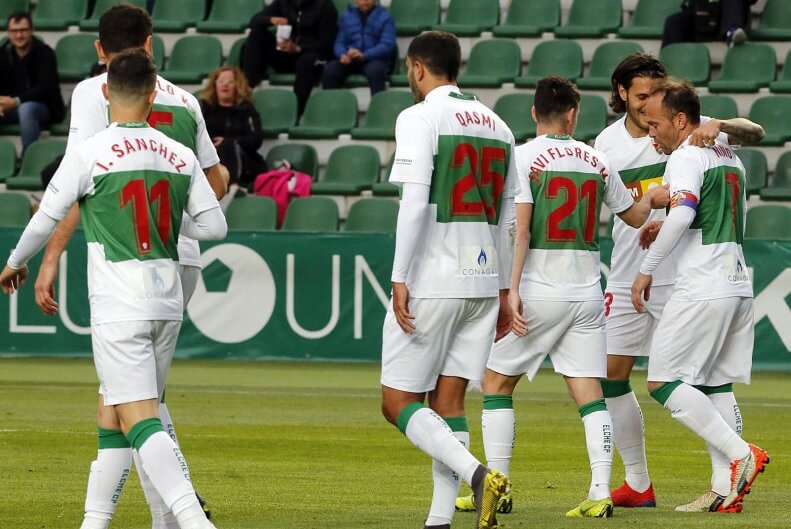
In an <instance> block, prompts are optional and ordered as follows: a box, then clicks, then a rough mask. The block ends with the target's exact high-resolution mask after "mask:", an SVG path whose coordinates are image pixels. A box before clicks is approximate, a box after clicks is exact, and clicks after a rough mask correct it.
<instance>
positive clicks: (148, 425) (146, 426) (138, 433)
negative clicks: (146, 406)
mask: <svg viewBox="0 0 791 529" xmlns="http://www.w3.org/2000/svg"><path fill="white" fill-rule="evenodd" d="M164 431H165V430H164V428H162V421H161V420H160V419H159V417H151V418H150V419H143V420H142V421H140V422H139V423H137V424H135V425H134V426H132V427H131V428H130V429H129V433H128V434H126V438H127V439H129V442H130V443H132V446H134V447H135V450H138V451H139V450H140V447H142V446H143V444H144V443H145V442H146V441H148V438H149V437H151V436H152V435H154V434H155V433H158V432H164Z"/></svg>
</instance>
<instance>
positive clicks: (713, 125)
mask: <svg viewBox="0 0 791 529" xmlns="http://www.w3.org/2000/svg"><path fill="white" fill-rule="evenodd" d="M719 134H720V120H718V119H712V120H710V121H707V122H706V123H704V124H703V125H701V126H700V127H698V128H696V129H695V130H693V131H692V134H690V135H689V144H690V145H694V146H695V147H711V146H713V145H714V143H715V142H716V141H717V136H719Z"/></svg>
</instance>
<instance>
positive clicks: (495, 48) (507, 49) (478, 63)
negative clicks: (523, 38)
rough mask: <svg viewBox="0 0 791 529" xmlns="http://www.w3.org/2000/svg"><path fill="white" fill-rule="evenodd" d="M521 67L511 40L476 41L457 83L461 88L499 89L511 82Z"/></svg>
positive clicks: (517, 51)
mask: <svg viewBox="0 0 791 529" xmlns="http://www.w3.org/2000/svg"><path fill="white" fill-rule="evenodd" d="M521 67H522V56H521V52H520V50H519V45H518V44H517V43H516V41H514V40H513V39H486V40H480V41H478V42H477V43H476V44H475V45H474V46H473V47H472V50H471V51H470V58H469V59H468V61H467V66H466V68H465V69H464V72H463V73H462V74H461V75H460V76H459V79H458V83H459V86H461V87H462V88H470V87H473V88H499V87H501V86H502V85H503V83H509V82H513V80H514V79H515V78H516V77H517V76H518V75H519V70H520V68H521Z"/></svg>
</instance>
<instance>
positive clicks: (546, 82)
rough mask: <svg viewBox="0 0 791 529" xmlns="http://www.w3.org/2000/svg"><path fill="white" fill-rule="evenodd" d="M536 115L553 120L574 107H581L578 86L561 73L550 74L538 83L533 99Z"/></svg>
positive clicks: (542, 118)
mask: <svg viewBox="0 0 791 529" xmlns="http://www.w3.org/2000/svg"><path fill="white" fill-rule="evenodd" d="M533 105H534V106H535V107H536V116H537V117H538V118H540V119H541V120H547V121H551V120H553V119H555V118H556V117H558V116H560V115H561V114H565V113H566V112H568V111H569V110H571V109H572V108H579V106H580V93H579V92H578V91H577V86H576V85H575V84H574V83H572V82H571V81H569V80H568V79H566V78H565V77H561V76H559V75H549V76H547V77H544V78H543V79H541V80H540V81H538V84H536V95H535V99H534V100H533Z"/></svg>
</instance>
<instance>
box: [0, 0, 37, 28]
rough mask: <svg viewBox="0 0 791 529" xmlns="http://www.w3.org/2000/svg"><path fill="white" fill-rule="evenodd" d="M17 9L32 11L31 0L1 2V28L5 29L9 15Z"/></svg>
mask: <svg viewBox="0 0 791 529" xmlns="http://www.w3.org/2000/svg"><path fill="white" fill-rule="evenodd" d="M17 11H27V12H28V13H29V12H30V0H3V1H2V2H0V29H5V27H6V21H7V20H8V15H10V14H11V13H15V12H17Z"/></svg>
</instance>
